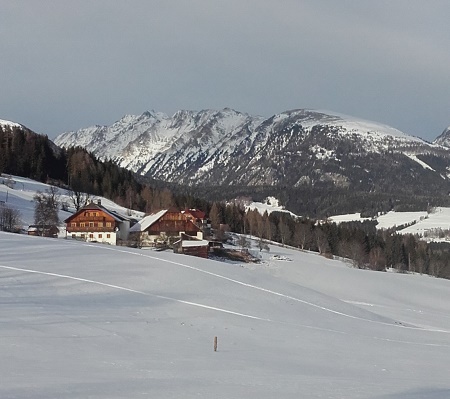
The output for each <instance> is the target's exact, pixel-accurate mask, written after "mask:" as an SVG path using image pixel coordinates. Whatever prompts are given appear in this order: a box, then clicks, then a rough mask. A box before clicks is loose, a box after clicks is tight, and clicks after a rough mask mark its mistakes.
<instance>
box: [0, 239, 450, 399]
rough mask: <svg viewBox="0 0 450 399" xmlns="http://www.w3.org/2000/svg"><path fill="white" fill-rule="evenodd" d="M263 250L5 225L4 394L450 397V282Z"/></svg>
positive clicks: (0, 277) (0, 295) (1, 258)
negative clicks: (180, 251)
mask: <svg viewBox="0 0 450 399" xmlns="http://www.w3.org/2000/svg"><path fill="white" fill-rule="evenodd" d="M274 255H279V257H278V259H290V260H291V261H280V260H276V258H275V257H274ZM264 258H265V259H264V262H263V263H262V264H259V265H236V264H234V265H233V264H226V263H221V262H217V261H212V260H206V259H200V258H194V257H189V256H184V255H176V254H173V253H169V252H153V251H148V250H147V251H145V250H137V249H127V248H115V247H109V246H102V245H92V244H86V243H79V242H74V241H70V240H64V239H59V240H56V239H45V238H41V237H28V236H20V235H13V234H6V233H0V286H1V290H0V301H1V308H0V309H1V310H0V355H1V358H2V362H1V363H0V374H1V376H2V379H1V381H2V382H1V384H0V397H1V398H9V399H11V398H15V399H17V398H30V399H31V398H33V399H43V398H108V399H111V398H138V397H145V398H208V399H209V398H219V399H220V398H227V399H228V398H260V399H272V398H274V397H277V398H295V399H297V398H331V399H337V398H346V399H352V398H373V399H375V398H377V399H387V398H399V399H413V398H414V399H417V398H432V399H444V398H445V399H447V398H448V397H450V380H449V379H448V369H449V366H450V317H449V315H448V303H449V302H450V281H447V280H439V279H435V278H430V277H428V276H419V275H404V274H393V273H381V272H370V271H363V270H358V269H353V268H348V267H347V266H346V265H344V264H343V263H340V262H338V261H332V260H327V259H324V258H322V257H320V256H317V255H312V254H307V253H302V252H299V251H293V250H288V249H283V248H277V247H272V249H271V252H270V253H268V254H264ZM214 337H218V351H217V352H214V351H213V340H214Z"/></svg>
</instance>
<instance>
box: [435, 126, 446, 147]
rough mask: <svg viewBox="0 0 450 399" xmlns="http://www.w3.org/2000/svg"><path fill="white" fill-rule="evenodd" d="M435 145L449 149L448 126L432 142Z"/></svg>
mask: <svg viewBox="0 0 450 399" xmlns="http://www.w3.org/2000/svg"><path fill="white" fill-rule="evenodd" d="M434 143H435V144H438V145H442V146H444V147H448V148H450V126H449V127H448V128H447V129H445V130H444V131H443V132H442V134H441V135H440V136H439V137H438V138H436V140H434Z"/></svg>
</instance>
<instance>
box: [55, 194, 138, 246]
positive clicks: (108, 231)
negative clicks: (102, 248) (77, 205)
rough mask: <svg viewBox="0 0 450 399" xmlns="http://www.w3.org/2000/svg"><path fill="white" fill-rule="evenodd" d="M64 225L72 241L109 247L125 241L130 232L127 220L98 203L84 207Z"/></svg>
mask: <svg viewBox="0 0 450 399" xmlns="http://www.w3.org/2000/svg"><path fill="white" fill-rule="evenodd" d="M64 223H66V230H67V234H68V235H70V237H72V238H74V239H81V240H85V241H95V242H103V243H107V244H111V245H116V244H117V241H118V240H127V239H128V234H129V230H130V220H129V219H127V218H126V217H124V216H122V215H119V214H117V213H116V212H114V211H112V210H109V209H107V208H105V207H104V206H103V205H102V204H101V202H100V201H97V203H93V202H91V203H90V204H88V205H86V206H84V207H83V208H81V209H80V210H79V211H78V212H76V213H74V214H73V215H71V216H69V217H68V218H67V219H66V220H65V221H64Z"/></svg>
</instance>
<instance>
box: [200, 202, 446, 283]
mask: <svg viewBox="0 0 450 399" xmlns="http://www.w3.org/2000/svg"><path fill="white" fill-rule="evenodd" d="M209 215H210V219H211V223H212V226H213V227H215V228H216V229H217V228H220V225H221V224H227V225H228V226H229V227H230V229H231V230H232V231H234V232H237V233H242V234H248V235H251V236H254V237H257V238H258V239H259V241H260V244H259V246H260V249H262V248H263V246H264V242H267V241H276V242H278V243H281V245H289V246H293V247H296V248H299V249H302V250H310V251H314V252H318V253H320V254H322V255H324V256H326V257H333V256H337V257H342V258H346V259H349V260H351V262H352V264H353V265H354V266H355V267H358V268H364V269H371V270H378V271H383V270H386V269H389V268H393V269H396V270H398V271H400V272H417V273H423V274H429V275H432V276H435V277H443V278H450V245H449V244H445V243H442V244H439V243H434V244H428V243H426V242H425V241H423V240H420V238H419V237H418V236H416V235H412V234H406V235H402V234H398V233H396V232H395V231H394V230H393V229H392V230H378V229H377V228H376V224H377V222H376V221H370V220H369V221H364V222H346V223H340V224H336V223H329V222H327V221H326V220H325V221H319V220H314V219H307V218H297V217H293V216H291V215H290V214H288V213H284V212H272V213H270V214H268V213H267V212H265V213H264V214H263V215H261V214H260V212H259V211H257V210H248V211H247V212H245V211H244V209H243V208H242V207H241V206H239V205H237V204H224V203H220V202H214V203H213V204H212V206H211V209H210V213H209Z"/></svg>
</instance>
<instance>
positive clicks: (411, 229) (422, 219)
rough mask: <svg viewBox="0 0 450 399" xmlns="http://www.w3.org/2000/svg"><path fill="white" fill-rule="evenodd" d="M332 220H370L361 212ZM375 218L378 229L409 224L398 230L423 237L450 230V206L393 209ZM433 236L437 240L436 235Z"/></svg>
mask: <svg viewBox="0 0 450 399" xmlns="http://www.w3.org/2000/svg"><path fill="white" fill-rule="evenodd" d="M329 220H330V221H331V222H335V223H341V222H351V221H361V222H362V221H364V220H370V219H368V218H361V217H360V214H359V213H353V214H348V215H336V216H332V217H330V218H329ZM374 220H376V221H377V222H378V224H377V228H378V229H389V228H392V227H399V226H403V225H407V224H412V225H411V226H408V227H405V228H403V229H401V230H398V232H399V233H400V234H418V235H419V236H421V237H424V236H426V235H428V234H429V233H430V232H432V231H433V230H437V229H441V230H450V208H444V207H437V208H434V209H433V210H432V212H430V213H428V212H425V211H421V212H395V211H391V212H388V213H386V214H384V215H380V216H378V217H376V218H375V219H374ZM429 238H432V239H433V241H436V237H429Z"/></svg>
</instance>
